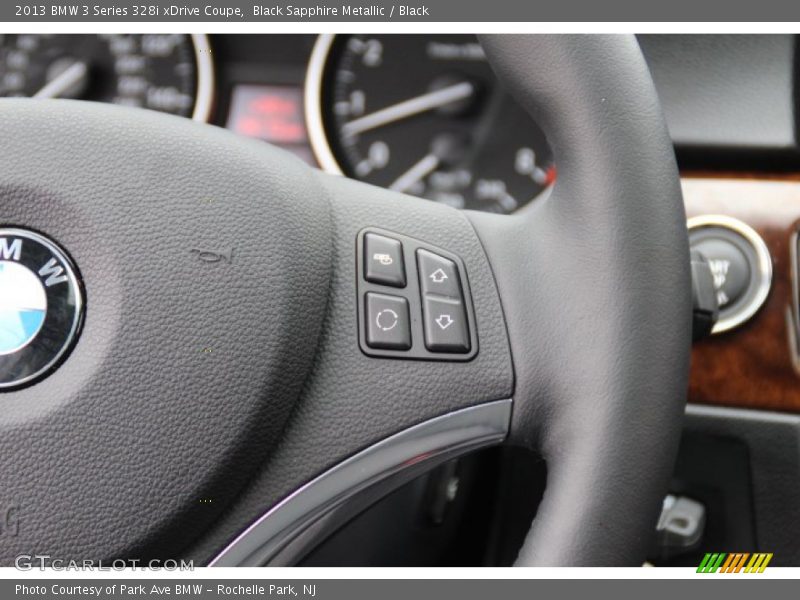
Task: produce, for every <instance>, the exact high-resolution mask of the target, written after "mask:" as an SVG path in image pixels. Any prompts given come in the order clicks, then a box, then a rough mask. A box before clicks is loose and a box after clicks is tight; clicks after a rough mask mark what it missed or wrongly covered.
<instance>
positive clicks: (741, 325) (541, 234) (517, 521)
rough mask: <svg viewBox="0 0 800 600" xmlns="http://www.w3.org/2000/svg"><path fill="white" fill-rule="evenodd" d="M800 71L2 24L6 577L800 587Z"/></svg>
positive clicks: (654, 54) (710, 37) (741, 42)
mask: <svg viewBox="0 0 800 600" xmlns="http://www.w3.org/2000/svg"><path fill="white" fill-rule="evenodd" d="M798 57H800V54H798V45H797V39H796V36H794V35H729V34H701V35H696V34H692V35H663V34H652V35H639V36H599V35H597V36H595V35H587V36H569V35H555V36H539V35H533V36H525V35H519V36H517V35H513V36H512V35H492V36H485V37H484V36H482V37H480V39H479V37H478V36H473V35H455V34H443V35H436V34H413V35H412V34H375V35H372V34H353V35H349V34H321V35H310V34H309V35H306V34H264V35H261V34H245V35H238V34H237V35H233V34H212V35H204V34H192V35H183V34H175V35H171V34H169V35H168V34H147V35H127V34H126V35H93V34H64V35H62V34H54V35H49V34H32V35H10V34H9V35H0V97H1V98H3V99H2V100H0V131H3V132H4V133H3V134H2V135H3V137H4V143H3V144H2V146H3V149H2V150H0V164H2V165H4V166H3V169H2V171H3V174H2V175H0V226H1V227H3V228H9V229H8V230H7V231H6V230H4V231H2V232H0V239H3V240H5V239H8V240H14V239H16V238H14V237H13V232H14V231H17V230H16V229H11V228H23V229H25V230H30V231H32V232H34V233H36V234H41V235H42V236H44V237H46V238H47V239H49V240H51V241H52V243H53V244H54V245H55V246H56V247H57V248H60V249H61V250H62V251H63V255H64V256H65V258H64V261H65V262H70V263H71V264H72V266H73V267H74V270H75V273H76V283H75V286H76V288H75V289H76V290H79V291H75V292H74V293H75V294H77V295H78V297H79V298H80V297H81V295H82V298H83V305H82V306H79V308H80V310H81V311H82V312H81V314H80V315H78V316H76V317H75V327H74V328H73V330H72V332H71V335H74V338H75V340H74V341H70V342H68V343H67V342H65V344H67V345H69V347H68V348H67V345H65V346H64V348H62V351H61V352H59V353H58V355H57V356H56V357H55V358H54V359H53V361H52V362H51V363H48V364H47V366H46V368H42V369H40V370H38V371H36V372H35V373H33V371H30V372H29V371H24V372H23V371H22V370H20V369H22V367H21V366H20V365H21V361H22V359H21V358H18V357H17V354H19V353H17V354H13V353H9V354H8V355H7V356H5V357H4V356H2V354H3V353H2V352H0V375H2V377H0V380H2V384H0V406H2V407H3V411H2V413H0V457H2V458H0V481H1V482H2V484H3V485H2V487H3V488H4V489H3V490H0V564H1V565H4V566H5V565H10V564H13V561H14V557H15V556H17V555H18V554H19V553H20V552H21V551H23V550H27V551H30V550H31V549H33V550H38V551H47V552H48V553H49V554H52V555H54V556H63V557H69V558H87V557H93V558H107V557H115V558H136V557H147V558H155V557H160V558H166V557H179V556H180V557H188V558H191V559H194V560H196V561H197V563H198V564H209V565H217V566H237V565H251V566H253V565H257V566H261V565H302V566H461V567H464V566H511V565H514V564H526V565H551V564H552V565H628V566H639V565H643V564H644V565H651V566H656V567H665V566H666V567H669V566H696V565H697V564H698V563H699V562H700V561H701V559H702V558H703V556H704V555H705V554H706V553H709V552H719V551H726V552H734V551H735V552H747V553H754V552H769V553H773V554H774V558H773V559H772V564H773V565H777V566H780V565H783V566H796V565H800V542H798V539H800V344H799V342H798V336H799V335H800V288H799V287H798V286H800V272H798V268H800V267H799V266H798V260H797V256H798V243H799V238H798V231H800V176H798V173H800V144H798V131H800V126H799V125H798V121H797V118H796V115H797V114H800V113H798V106H799V105H798V98H799V97H800V95H799V94H798V88H797V80H798V78H797V73H798V72H800V71H798V69H800V62H798ZM31 98H33V99H34V100H31ZM76 101H77V102H76ZM20 235H23V234H20ZM2 236H8V237H7V238H3V237H2ZM3 243H4V244H5V245H3V246H2V247H0V250H2V251H3V254H2V256H0V259H3V260H6V261H11V260H12V258H13V256H12V255H13V246H12V245H11V243H12V242H10V241H9V242H3ZM10 257H12V258H10ZM2 262H3V261H2V260H0V266H2ZM40 274H41V273H40ZM2 283H3V280H2V278H0V284H2ZM45 285H47V286H49V284H45ZM47 293H48V294H49V293H50V292H49V290H48V291H47ZM47 298H48V302H49V304H48V308H47V310H48V311H49V310H51V308H50V307H51V306H54V304H53V303H54V302H55V301H53V300H51V297H50V296H49V295H48V296H47ZM66 302H73V303H74V302H75V301H74V299H72V300H66ZM7 308H8V307H6V306H4V305H3V301H2V300H0V313H2V311H3V310H6V309H7ZM0 316H1V315H0ZM48 318H49V317H48ZM54 327H55V325H54ZM70 339H71V338H70ZM0 340H2V335H0ZM43 343H44V342H43ZM42 351H44V350H42ZM15 352H16V350H15ZM26 356H27V355H26ZM14 357H17V358H16V359H15V358H14ZM25 360H28V358H25ZM31 360H32V359H31ZM4 361H5V362H4ZM25 368H27V367H25ZM31 369H32V368H31ZM4 372H5V375H4V374H3V373H4ZM20 373H22V375H24V377H23V376H22V375H20ZM12 375H13V377H12ZM532 523H533V528H531V524H532ZM12 525H13V526H12ZM12 533H13V535H12Z"/></svg>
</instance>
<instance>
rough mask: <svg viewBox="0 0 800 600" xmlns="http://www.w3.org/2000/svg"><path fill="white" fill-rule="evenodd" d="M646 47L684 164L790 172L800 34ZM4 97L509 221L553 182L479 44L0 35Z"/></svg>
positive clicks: (409, 39) (543, 151) (683, 40)
mask: <svg viewBox="0 0 800 600" xmlns="http://www.w3.org/2000/svg"><path fill="white" fill-rule="evenodd" d="M639 40H640V43H641V45H642V48H643V51H644V53H645V56H646V58H647V60H648V63H649V66H650V68H651V71H652V73H653V77H654V80H655V82H656V85H657V87H658V91H659V94H660V97H661V98H662V102H663V106H664V110H665V113H666V116H667V120H668V123H669V127H670V132H671V134H672V136H673V139H674V140H675V145H676V150H677V151H678V158H679V159H680V160H681V163H682V166H685V167H687V168H690V169H692V168H694V169H697V168H715V169H719V168H736V169H739V168H742V167H743V166H753V165H760V164H765V163H767V164H769V166H770V168H775V167H776V166H778V167H780V166H786V165H788V164H791V163H792V160H793V159H794V158H795V157H796V156H797V153H798V150H797V144H796V139H795V138H796V136H795V123H794V112H795V111H794V104H795V102H794V98H795V94H794V48H795V40H794V36H790V35H777V36H734V35H698V36H669V35H650V36H640V37H639ZM531 68H532V69H535V68H536V57H531ZM0 96H33V97H41V98H48V97H51V98H53V97H59V98H80V99H86V100H95V101H103V102H114V103H117V104H123V105H127V106H138V107H144V108H149V109H153V110H160V111H163V112H167V113H171V114H176V115H181V116H185V117H188V118H193V119H195V120H198V121H206V122H210V123H213V124H216V125H218V126H221V127H226V128H228V129H230V130H232V131H235V132H236V133H238V134H240V135H243V136H247V137H254V138H258V139H262V140H264V141H267V142H270V143H272V144H275V145H278V146H281V147H283V148H285V149H287V150H289V151H290V152H293V153H295V154H296V155H297V156H299V157H300V158H302V159H303V160H305V161H306V162H308V163H310V164H312V165H315V166H318V167H320V168H322V169H324V170H326V171H329V172H332V173H340V174H344V175H346V176H348V177H353V178H357V179H361V180H364V181H366V182H369V183H373V184H376V185H380V186H384V187H387V188H391V189H394V190H397V191H400V192H405V193H408V194H412V195H416V196H419V197H423V198H427V199H430V200H433V201H436V202H440V203H443V204H447V205H450V206H453V207H455V208H470V209H477V210H483V211H491V212H499V213H512V212H514V211H516V210H520V209H523V208H524V207H525V206H527V205H528V204H530V202H531V201H532V200H534V199H535V198H537V197H538V196H539V195H540V194H542V193H543V192H544V191H545V190H546V189H547V188H548V187H549V186H550V185H552V184H553V182H554V181H555V179H556V172H557V171H556V161H555V159H554V153H553V150H552V149H551V148H550V146H549V144H548V142H547V139H546V137H545V135H544V134H543V133H542V131H541V129H540V128H539V127H538V126H537V124H536V123H535V121H534V120H533V119H532V118H531V117H530V116H529V115H528V114H526V113H525V112H524V111H523V110H522V109H521V108H520V107H519V106H518V105H517V103H516V102H515V101H514V100H513V99H512V98H511V97H510V96H509V94H507V93H506V92H505V90H503V89H502V87H501V86H500V85H499V84H498V82H497V80H496V78H495V76H494V74H493V73H492V70H491V68H490V67H489V64H488V62H487V61H486V57H485V55H484V53H483V50H482V48H481V46H480V45H479V44H478V41H477V38H476V37H475V36H472V35H435V34H425V35H391V34H375V35H372V34H367V35H365V34H359V35H331V34H323V35H319V36H316V35H274V34H271V35H211V36H207V35H201V34H196V35H180V34H175V35H172V34H150V35H2V36H0ZM759 161H760V162H759Z"/></svg>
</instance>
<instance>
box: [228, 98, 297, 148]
mask: <svg viewBox="0 0 800 600" xmlns="http://www.w3.org/2000/svg"><path fill="white" fill-rule="evenodd" d="M227 128H228V129H231V130H233V131H235V132H236V133H239V134H241V135H246V136H248V137H254V138H259V139H262V140H265V141H267V142H272V143H273V144H303V143H305V142H307V141H308V135H307V133H306V126H305V122H304V119H303V94H302V91H301V90H300V89H299V88H295V87H289V86H266V85H238V86H236V87H235V88H234V90H233V94H232V96H231V108H230V112H229V114H228V123H227Z"/></svg>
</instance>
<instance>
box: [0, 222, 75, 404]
mask: <svg viewBox="0 0 800 600" xmlns="http://www.w3.org/2000/svg"><path fill="white" fill-rule="evenodd" d="M82 319H83V295H82V293H81V288H80V285H79V283H78V279H77V276H76V273H75V268H74V267H73V265H72V262H71V261H70V259H69V258H68V257H67V255H66V254H65V253H64V252H63V251H62V250H61V249H60V248H59V247H58V246H56V245H55V244H54V243H53V242H51V241H50V240H48V239H47V238H45V237H43V236H42V235H40V234H38V233H34V232H32V231H27V230H25V229H2V228H0V391H5V390H8V389H10V388H14V387H18V386H21V385H25V384H28V383H32V382H33V381H35V380H36V379H38V378H40V377H42V376H44V375H46V374H48V373H49V372H51V371H52V370H53V369H54V368H55V367H56V366H58V364H59V362H60V361H61V360H62V359H63V358H64V357H65V356H66V354H67V352H69V350H70V349H71V347H72V344H73V342H74V341H75V338H76V336H77V334H78V331H79V330H80V326H81V322H82Z"/></svg>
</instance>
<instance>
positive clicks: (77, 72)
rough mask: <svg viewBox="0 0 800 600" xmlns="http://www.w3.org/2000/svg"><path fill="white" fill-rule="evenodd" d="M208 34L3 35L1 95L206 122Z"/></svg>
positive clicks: (209, 88)
mask: <svg viewBox="0 0 800 600" xmlns="http://www.w3.org/2000/svg"><path fill="white" fill-rule="evenodd" d="M212 76H213V74H212V66H211V54H210V49H209V46H208V39H207V38H206V36H204V35H180V34H175V35H165V34H147V35H0V96H5V97H32V98H72V99H81V100H95V101H99V102H112V103H115V104H123V105H126V106H136V107H141V108H149V109H153V110H158V111H161V112H165V113H170V114H174V115H180V116H185V117H192V118H194V119H195V120H198V121H206V120H207V119H208V116H209V113H210V110H211V100H212V92H213V83H212Z"/></svg>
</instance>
